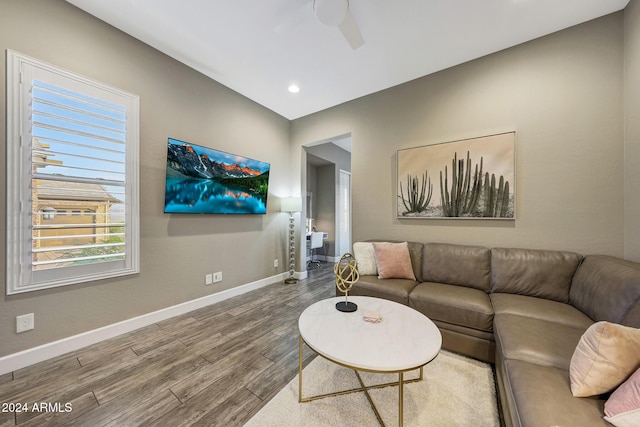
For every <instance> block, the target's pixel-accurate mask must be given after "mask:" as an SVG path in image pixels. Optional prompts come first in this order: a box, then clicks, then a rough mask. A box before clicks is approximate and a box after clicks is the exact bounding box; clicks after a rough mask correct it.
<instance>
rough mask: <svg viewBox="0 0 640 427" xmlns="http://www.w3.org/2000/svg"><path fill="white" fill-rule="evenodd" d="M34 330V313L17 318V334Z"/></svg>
mask: <svg viewBox="0 0 640 427" xmlns="http://www.w3.org/2000/svg"><path fill="white" fill-rule="evenodd" d="M33 328H34V316H33V313H29V314H23V315H22V316H16V333H18V334H19V333H20V332H24V331H30V330H32V329H33Z"/></svg>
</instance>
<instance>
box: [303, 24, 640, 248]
mask: <svg viewBox="0 0 640 427" xmlns="http://www.w3.org/2000/svg"><path fill="white" fill-rule="evenodd" d="M622 76H623V14H622V13H616V14H613V15H609V16H606V17H603V18H600V19H597V20H594V21H591V22H587V23H585V24H582V25H579V26H576V27H573V28H570V29H567V30H564V31H561V32H558V33H555V34H552V35H549V36H547V37H543V38H540V39H537V40H534V41H531V42H529V43H526V44H522V45H519V46H516V47H514V48H511V49H508V50H505V51H502V52H498V53H496V54H492V55H489V56H486V57H483V58H480V59H478V60H475V61H471V62H468V63H465V64H462V65H460V66H457V67H453V68H450V69H447V70H444V71H442V72H439V73H436V74H433V75H429V76H426V77H423V78H420V79H417V80H414V81H412V82H409V83H406V84H403V85H401V86H397V87H394V88H391V89H388V90H385V91H382V92H378V93H375V94H372V95H369V96H367V97H364V98H360V99H357V100H354V101H351V102H348V103H345V104H342V105H340V106H337V107H334V108H331V109H328V110H325V111H322V112H319V113H316V114H313V115H310V116H307V117H303V118H300V119H297V120H295V121H293V123H292V129H291V138H292V148H291V149H292V151H293V154H294V156H295V155H296V153H297V152H299V150H301V146H302V145H304V144H308V143H310V142H313V141H318V140H323V139H326V138H329V137H331V136H332V135H342V134H347V133H351V136H352V185H353V192H352V194H353V241H358V240H363V239H371V238H394V239H404V240H417V241H432V242H434V241H442V242H450V243H460V244H479V245H486V246H507V247H510V246H515V247H527V248H548V249H567V250H574V251H578V252H581V253H605V254H611V255H617V256H622V255H623V251H624V235H623V229H624V224H623V204H624V172H623V170H624V169H623V165H624V143H623V108H622V107H623V77H622ZM510 130H515V131H516V132H517V141H516V156H517V160H516V185H517V219H516V220H515V221H488V220H475V221H470V220H466V221H465V220H409V219H404V220H398V219H396V217H395V216H396V213H395V203H394V200H395V197H396V194H395V185H396V170H395V154H396V150H398V149H402V148H409V147H416V146H421V145H425V144H434V143H440V142H446V141H452V140H457V139H462V138H468V137H474V136H481V135H488V134H493V133H497V132H504V131H510ZM636 161H637V160H636Z"/></svg>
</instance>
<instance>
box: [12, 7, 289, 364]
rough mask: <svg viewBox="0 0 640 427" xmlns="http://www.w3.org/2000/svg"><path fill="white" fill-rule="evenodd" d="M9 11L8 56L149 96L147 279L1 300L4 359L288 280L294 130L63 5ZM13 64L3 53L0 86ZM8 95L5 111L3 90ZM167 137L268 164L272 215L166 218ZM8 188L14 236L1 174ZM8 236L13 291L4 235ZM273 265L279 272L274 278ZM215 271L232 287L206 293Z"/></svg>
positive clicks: (143, 149)
mask: <svg viewBox="0 0 640 427" xmlns="http://www.w3.org/2000/svg"><path fill="white" fill-rule="evenodd" d="M1 8H2V10H1V11H0V46H2V48H3V49H5V48H9V49H13V50H16V51H18V52H21V53H24V54H27V55H30V56H33V57H36V58H38V59H41V60H44V61H47V62H50V63H52V64H55V65H58V66H60V67H63V68H66V69H69V70H72V71H74V72H77V73H80V74H82V75H86V76H88V77H91V78H94V79H97V80H99V81H102V82H105V83H108V84H111V85H113V86H116V87H119V88H122V89H125V90H127V91H130V92H133V93H136V94H138V95H140V105H141V107H140V113H141V114H140V116H141V119H140V120H141V123H140V125H141V131H140V139H141V144H140V181H141V182H140V190H141V191H140V193H141V200H140V206H141V212H140V214H141V220H140V224H141V230H140V231H141V233H140V234H141V248H140V250H141V272H140V274H138V275H136V276H129V277H123V278H119V279H114V280H105V281H101V282H92V283H87V284H83V285H77V286H66V287H62V288H56V289H52V290H46V291H39V292H30V293H28V294H22V295H17V296H11V297H7V296H2V297H1V298H0V356H2V355H6V354H10V353H14V352H17V351H19V350H23V349H26V348H30V347H34V346H37V345H40V344H43V343H47V342H50V341H54V340H57V339H60V338H64V337H67V336H71V335H74V334H78V333H81V332H84V331H87V330H91V329H94V328H98V327H100V326H103V325H108V324H112V323H115V322H118V321H121V320H124V319H128V318H131V317H134V316H137V315H141V314H145V313H148V312H151V311H154V310H158V309H161V308H165V307H168V306H172V305H175V304H178V303H181V302H184V301H190V300H193V299H195V298H198V297H202V296H205V295H207V294H211V293H215V292H218V291H221V290H224V289H227V288H231V287H235V286H238V285H242V284H246V283H250V282H253V281H256V280H260V279H264V278H267V277H271V276H273V275H275V274H277V273H282V272H284V270H285V269H286V266H285V265H284V264H286V262H285V261H286V259H287V258H286V256H285V254H286V253H285V251H286V245H285V242H283V239H284V238H285V236H286V235H285V231H286V227H287V224H288V219H287V218H288V215H287V214H286V213H280V212H279V200H278V198H277V197H276V196H288V195H289V194H290V191H291V190H290V187H291V184H290V177H291V175H290V171H289V165H290V158H289V151H290V150H289V134H288V132H289V126H290V124H289V121H288V120H286V119H284V118H282V117H281V116H279V115H276V114H275V113H273V112H271V111H269V110H266V109H265V108H263V107H261V106H259V105H258V104H256V103H254V102H252V101H250V100H248V99H246V98H244V97H242V96H240V95H238V94H237V93H235V92H233V91H231V90H229V89H228V88H226V87H224V86H222V85H220V84H218V83H216V82H214V81H212V80H211V79H209V78H207V77H205V76H203V75H201V74H199V73H197V72H195V71H193V70H192V69H190V68H188V67H186V66H184V65H182V64H180V63H178V62H177V61H175V60H173V59H171V58H169V57H167V56H165V55H163V54H161V53H159V52H158V51H156V50H154V49H152V48H150V47H149V46H147V45H145V44H143V43H141V42H139V41H136V40H134V39H133V38H131V37H129V36H127V35H125V34H124V33H122V32H120V31H118V30H116V29H114V28H113V27H110V26H108V25H106V24H104V23H102V22H101V21H99V20H97V19H95V18H93V17H91V16H90V15H87V14H85V13H84V12H82V11H80V10H79V9H76V8H75V7H73V6H71V5H69V4H68V3H66V2H64V1H62V0H28V1H24V0H2V5H1ZM4 61H5V58H4V53H3V54H2V66H0V80H1V81H2V82H4V81H5V66H4ZM0 93H1V94H2V95H1V96H0V98H2V99H4V98H5V85H4V84H2V85H0ZM0 116H2V117H4V116H5V103H4V102H2V103H1V104H0ZM4 126H5V120H2V121H0V135H2V136H1V137H0V141H2V147H1V148H0V164H5V144H6V140H5V134H6V132H5V127H4ZM168 136H171V137H174V138H178V139H181V140H185V141H191V142H193V143H197V144H201V145H206V146H209V147H212V148H216V149H220V150H224V151H228V152H232V153H235V154H240V155H244V156H247V157H251V158H255V159H259V160H263V161H267V162H270V163H271V174H270V184H271V187H270V194H269V198H268V201H267V208H268V213H267V215H256V216H237V217H234V216H220V215H218V216H212V215H208V216H204V215H203V216H179V215H165V214H163V213H162V211H163V201H164V179H165V161H166V143H167V137H168ZM296 159H297V158H296ZM0 179H2V182H1V184H0V191H1V193H2V194H1V195H0V204H1V206H0V221H1V222H2V224H5V223H6V218H5V216H6V215H5V210H6V206H5V200H6V198H5V192H6V180H5V176H4V173H2V178H0ZM0 230H1V231H0V233H2V234H1V237H0V240H1V241H2V244H1V246H0V274H2V279H4V277H5V246H6V245H5V239H6V233H5V229H4V227H1V228H0ZM230 248H232V249H231V250H230ZM275 258H279V260H280V268H279V269H274V267H273V260H274V259H275ZM215 271H222V272H223V281H222V282H221V283H219V284H218V283H216V284H214V285H211V286H206V287H205V285H204V275H205V274H206V273H212V272H215ZM2 279H0V282H1V283H4V280H2ZM2 293H3V294H4V291H3V292H2ZM25 313H35V325H36V328H35V330H34V331H30V332H26V333H22V334H19V335H16V333H15V316H16V315H20V314H25Z"/></svg>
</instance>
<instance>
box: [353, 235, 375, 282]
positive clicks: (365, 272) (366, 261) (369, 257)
mask: <svg viewBox="0 0 640 427" xmlns="http://www.w3.org/2000/svg"><path fill="white" fill-rule="evenodd" d="M353 256H354V258H355V259H356V262H357V263H358V273H359V274H360V275H361V276H377V275H378V267H377V266H376V255H375V253H374V252H373V243H372V242H356V243H354V244H353Z"/></svg>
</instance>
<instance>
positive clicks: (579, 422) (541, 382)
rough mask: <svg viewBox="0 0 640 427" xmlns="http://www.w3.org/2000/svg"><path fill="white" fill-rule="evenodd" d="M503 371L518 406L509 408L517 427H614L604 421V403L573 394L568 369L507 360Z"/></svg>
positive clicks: (514, 401)
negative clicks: (576, 396)
mask: <svg viewBox="0 0 640 427" xmlns="http://www.w3.org/2000/svg"><path fill="white" fill-rule="evenodd" d="M503 372H504V374H503V380H504V381H505V382H508V386H509V387H507V389H508V390H510V394H511V396H510V400H512V401H513V403H514V405H512V406H511V407H510V408H509V410H510V414H511V418H512V421H513V425H514V426H542V427H548V426H585V427H586V426H589V427H600V426H602V427H611V426H610V425H609V424H608V423H607V422H606V421H605V420H603V419H602V414H603V407H604V400H602V399H600V398H596V397H593V398H583V399H576V398H575V397H573V396H572V395H571V392H570V391H569V373H568V372H567V371H566V370H564V369H559V368H555V367H551V366H543V365H538V364H535V363H529V362H525V361H522V360H505V361H504V364H503Z"/></svg>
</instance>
